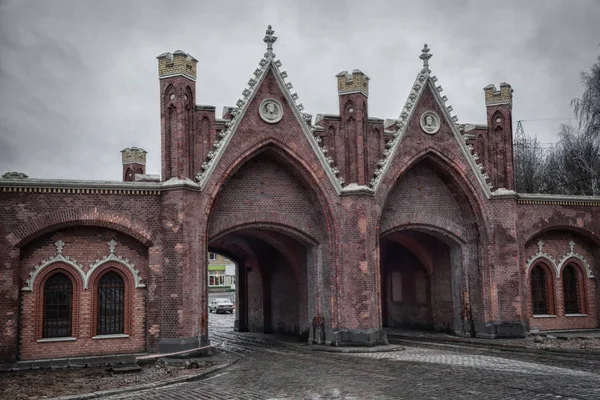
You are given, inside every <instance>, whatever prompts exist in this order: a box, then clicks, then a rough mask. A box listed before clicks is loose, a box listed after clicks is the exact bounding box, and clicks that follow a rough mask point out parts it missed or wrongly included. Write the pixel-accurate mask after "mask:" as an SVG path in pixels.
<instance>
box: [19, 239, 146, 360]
mask: <svg viewBox="0 0 600 400" xmlns="http://www.w3.org/2000/svg"><path fill="white" fill-rule="evenodd" d="M58 240H61V241H62V242H64V243H65V246H64V248H63V255H65V256H69V257H70V258H72V259H75V260H77V262H78V263H79V264H81V265H82V266H83V271H84V272H85V273H86V274H87V273H88V271H89V267H90V265H91V264H92V263H94V261H95V260H99V259H102V258H103V257H105V256H108V255H109V254H110V252H109V247H108V244H107V242H108V241H110V240H115V241H116V242H117V243H118V245H117V247H116V251H115V254H117V255H118V256H120V257H123V258H124V259H128V260H129V261H130V262H131V263H133V264H135V268H136V269H138V270H139V271H140V276H141V277H142V279H143V283H146V282H147V280H146V279H147V277H148V250H147V248H146V247H144V246H143V245H142V244H141V243H139V242H138V241H136V240H135V239H132V238H131V237H129V236H126V235H124V234H121V233H119V232H115V231H111V230H108V229H102V228H92V227H79V228H69V229H66V230H61V231H56V232H54V233H52V234H48V235H45V236H43V237H41V238H38V239H36V240H34V241H33V242H31V243H29V244H28V245H26V246H25V247H23V248H22V251H21V263H20V272H19V275H20V278H21V282H25V281H26V280H27V279H28V278H29V273H30V272H31V271H33V268H34V266H36V265H38V264H40V263H41V262H42V261H43V260H46V259H48V258H50V257H52V256H54V255H56V247H55V245H54V243H56V242H57V241H58ZM59 267H60V269H56V268H59ZM110 267H112V268H113V269H114V270H116V271H118V273H119V274H120V275H121V276H122V277H123V280H124V282H125V332H124V333H125V334H127V335H129V337H128V338H118V339H115V338H111V339H92V337H93V336H96V333H97V331H96V329H95V327H96V318H97V306H96V305H95V299H96V297H97V286H96V284H97V278H98V277H100V276H101V274H103V273H104V272H106V270H107V268H110ZM100 268H101V270H99V271H97V272H95V273H94V275H92V277H91V280H90V283H89V287H88V288H87V289H84V287H83V281H82V280H81V277H80V276H79V273H78V272H77V271H76V270H75V269H74V268H73V267H72V266H70V265H67V264H64V263H60V262H58V263H55V264H51V265H49V266H48V267H46V268H44V269H43V270H41V271H40V274H39V275H38V276H37V277H36V279H35V282H34V289H33V292H25V291H22V292H21V319H20V327H21V329H20V332H21V334H20V349H19V357H20V358H21V359H23V360H30V359H40V358H59V357H73V356H86V355H93V354H118V353H134V352H141V351H145V349H146V329H145V315H146V310H145V308H146V306H145V298H146V289H145V288H136V287H135V282H134V277H133V275H132V274H131V272H130V271H129V270H128V269H127V268H124V267H122V266H120V264H119V263H116V262H114V261H111V262H109V263H107V264H106V265H103V266H101V267H100ZM57 270H61V271H65V272H67V273H69V274H70V275H71V276H73V277H74V278H77V279H74V282H73V283H74V288H73V292H74V293H73V295H74V301H73V306H72V336H73V337H75V338H76V340H75V341H67V342H38V340H40V339H42V315H43V287H44V282H45V280H46V279H47V278H49V277H50V276H51V275H52V273H53V272H55V271H57ZM48 271H52V272H48Z"/></svg>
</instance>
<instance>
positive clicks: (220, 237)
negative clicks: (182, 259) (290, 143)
mask: <svg viewBox="0 0 600 400" xmlns="http://www.w3.org/2000/svg"><path fill="white" fill-rule="evenodd" d="M310 181H311V175H310V173H309V172H308V171H307V170H305V169H304V167H302V166H301V164H300V163H299V162H298V161H297V160H296V159H295V158H294V157H293V156H292V155H290V154H289V153H287V152H286V151H284V150H283V149H281V148H279V147H276V146H274V145H270V146H267V147H265V148H262V149H260V150H258V151H257V152H256V153H254V154H253V155H252V156H249V158H248V159H246V160H245V161H244V162H243V163H242V164H241V165H239V166H238V167H237V168H236V169H235V170H233V171H232V172H230V175H229V176H228V178H227V179H226V180H225V181H224V182H223V183H222V185H221V186H220V187H219V189H218V192H217V194H216V196H215V200H214V203H213V204H212V207H211V209H210V212H209V213H210V214H209V224H208V232H207V238H208V243H207V247H208V251H214V252H217V253H220V254H223V255H225V256H227V257H229V258H230V259H231V260H233V261H234V262H235V263H236V264H237V266H238V268H237V277H236V299H237V310H236V311H237V315H236V329H237V330H239V331H242V332H244V331H247V332H265V333H286V334H293V335H296V336H300V337H303V338H307V337H309V333H310V334H312V335H314V332H313V330H312V329H310V328H311V327H312V320H313V317H314V316H316V315H319V316H322V320H326V321H328V322H329V324H330V323H331V308H330V305H329V304H328V302H327V300H326V299H328V298H331V296H330V295H329V291H330V290H331V289H330V286H329V285H328V284H327V282H329V279H330V278H329V273H330V271H329V268H328V265H327V263H328V260H329V254H328V253H329V231H328V230H327V228H326V226H327V224H328V222H327V221H330V220H331V217H330V216H329V215H328V214H327V206H326V205H324V204H326V202H325V201H324V199H323V197H322V196H319V193H320V192H319V188H318V187H317V186H316V184H315V183H313V184H310V183H309V182H310ZM323 330H324V328H322V329H321V330H320V332H323ZM319 334H320V333H319Z"/></svg>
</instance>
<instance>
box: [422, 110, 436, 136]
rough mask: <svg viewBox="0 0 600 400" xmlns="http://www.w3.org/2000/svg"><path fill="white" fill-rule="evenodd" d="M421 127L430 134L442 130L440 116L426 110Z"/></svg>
mask: <svg viewBox="0 0 600 400" xmlns="http://www.w3.org/2000/svg"><path fill="white" fill-rule="evenodd" d="M421 129H423V130H424V131H425V133H428V134H430V135H433V134H434V133H436V132H437V131H439V130H440V117H438V115H437V114H436V113H434V112H433V111H426V112H424V113H423V114H422V115H421Z"/></svg>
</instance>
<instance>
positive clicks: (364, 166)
mask: <svg viewBox="0 0 600 400" xmlns="http://www.w3.org/2000/svg"><path fill="white" fill-rule="evenodd" d="M336 78H337V85H338V95H339V99H340V134H341V136H342V143H340V144H343V146H344V147H343V151H342V152H341V154H344V157H343V161H342V162H341V163H340V164H341V165H343V177H344V178H345V179H346V182H347V183H358V184H359V185H366V184H367V181H368V178H369V175H368V174H369V168H368V160H369V155H368V150H367V149H368V145H367V127H368V119H369V114H368V100H369V77H368V76H367V75H365V74H364V73H363V72H362V71H359V70H357V69H355V70H354V71H352V73H348V72H347V71H343V72H340V73H339V74H337V75H336ZM336 145H339V144H336ZM338 151H339V149H338ZM338 154H340V153H339V152H338Z"/></svg>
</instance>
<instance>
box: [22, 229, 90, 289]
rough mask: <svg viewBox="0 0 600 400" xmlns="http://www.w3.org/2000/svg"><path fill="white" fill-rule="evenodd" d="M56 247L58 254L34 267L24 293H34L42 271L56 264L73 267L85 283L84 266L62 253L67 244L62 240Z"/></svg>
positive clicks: (26, 282) (55, 244)
mask: <svg viewBox="0 0 600 400" xmlns="http://www.w3.org/2000/svg"><path fill="white" fill-rule="evenodd" d="M54 246H56V254H55V255H54V256H52V257H50V258H48V259H46V260H43V261H42V262H41V263H39V264H37V265H36V266H34V267H33V270H32V271H31V272H30V273H29V279H27V280H26V281H25V286H24V287H23V288H22V289H21V290H22V291H23V292H33V286H34V284H35V279H36V278H37V276H38V275H39V274H40V272H42V270H43V269H44V268H46V267H48V266H50V265H52V264H54V263H57V262H59V263H63V264H66V265H68V266H70V267H72V268H73V269H74V270H75V271H76V272H77V273H78V274H79V275H80V276H81V280H82V281H84V282H85V279H86V274H85V272H84V271H83V265H81V264H80V263H78V262H77V260H75V259H74V258H71V257H69V256H65V255H64V254H63V253H62V250H63V247H65V243H64V242H63V241H62V240H59V241H58V242H56V243H54Z"/></svg>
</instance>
